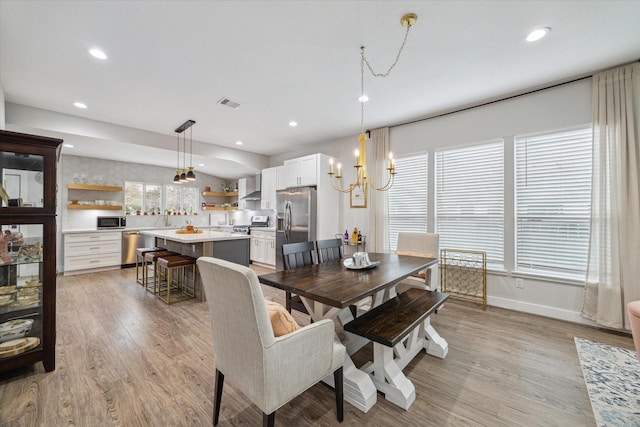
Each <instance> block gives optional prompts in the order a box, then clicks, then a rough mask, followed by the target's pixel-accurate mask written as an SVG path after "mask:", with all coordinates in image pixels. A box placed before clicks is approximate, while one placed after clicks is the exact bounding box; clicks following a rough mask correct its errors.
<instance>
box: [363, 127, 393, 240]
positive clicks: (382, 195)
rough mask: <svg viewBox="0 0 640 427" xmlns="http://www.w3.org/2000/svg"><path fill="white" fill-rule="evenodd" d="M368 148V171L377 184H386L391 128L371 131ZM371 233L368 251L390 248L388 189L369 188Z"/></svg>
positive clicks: (368, 237)
mask: <svg viewBox="0 0 640 427" xmlns="http://www.w3.org/2000/svg"><path fill="white" fill-rule="evenodd" d="M368 145H369V147H370V149H369V148H367V168H368V170H367V173H368V174H369V177H370V179H371V181H372V182H373V183H374V184H375V185H376V186H382V185H384V184H386V182H387V181H386V180H387V170H386V168H387V163H388V158H387V156H388V154H389V128H388V127H385V128H381V129H375V130H372V131H371V140H370V141H369V144H368ZM367 207H368V209H369V234H368V235H367V251H368V252H387V251H388V249H389V239H388V234H389V231H388V229H389V226H388V225H389V224H388V223H389V206H388V197H387V192H386V191H377V190H374V189H372V188H370V189H369V201H368V204H367Z"/></svg>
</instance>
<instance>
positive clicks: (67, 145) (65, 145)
mask: <svg viewBox="0 0 640 427" xmlns="http://www.w3.org/2000/svg"><path fill="white" fill-rule="evenodd" d="M62 146H63V147H67V148H73V144H62Z"/></svg>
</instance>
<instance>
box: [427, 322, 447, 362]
mask: <svg viewBox="0 0 640 427" xmlns="http://www.w3.org/2000/svg"><path fill="white" fill-rule="evenodd" d="M420 332H421V335H422V336H423V337H424V338H425V340H424V349H425V351H426V352H427V354H430V355H432V356H435V357H439V358H440V359H444V358H445V357H447V353H448V352H449V344H448V343H447V341H446V340H445V339H444V338H442V337H441V336H440V334H438V332H437V331H436V330H435V329H434V328H433V326H431V318H430V317H427V318H426V319H425V320H424V322H423V323H422V326H421V331H420Z"/></svg>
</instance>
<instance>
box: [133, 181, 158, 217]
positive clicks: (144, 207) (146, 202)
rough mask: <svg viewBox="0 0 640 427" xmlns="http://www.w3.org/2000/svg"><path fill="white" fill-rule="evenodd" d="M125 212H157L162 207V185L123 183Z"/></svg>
mask: <svg viewBox="0 0 640 427" xmlns="http://www.w3.org/2000/svg"><path fill="white" fill-rule="evenodd" d="M124 205H125V212H132V213H133V212H136V211H140V212H156V213H157V212H159V211H160V210H161V208H162V186H161V185H160V184H146V183H143V182H130V181H125V183H124Z"/></svg>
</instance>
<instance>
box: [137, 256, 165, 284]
mask: <svg viewBox="0 0 640 427" xmlns="http://www.w3.org/2000/svg"><path fill="white" fill-rule="evenodd" d="M159 251H164V249H163V248H158V247H154V248H137V249H136V283H138V284H139V285H141V286H146V284H147V280H148V278H147V275H146V274H145V273H146V271H147V269H146V266H147V260H146V259H145V258H144V255H145V254H146V253H147V252H159Z"/></svg>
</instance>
